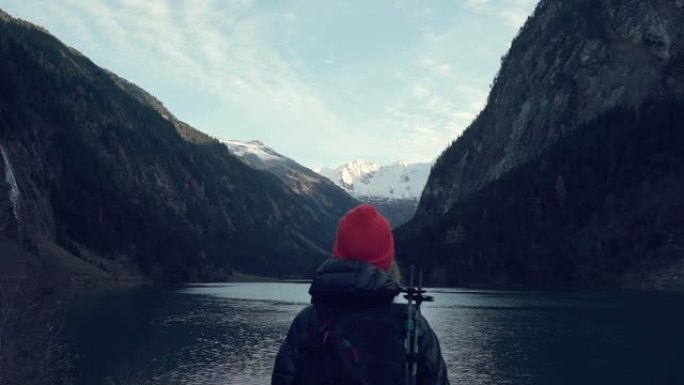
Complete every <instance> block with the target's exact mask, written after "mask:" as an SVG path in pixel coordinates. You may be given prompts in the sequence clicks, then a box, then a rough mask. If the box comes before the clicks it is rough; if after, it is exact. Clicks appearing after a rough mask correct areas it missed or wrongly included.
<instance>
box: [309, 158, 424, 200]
mask: <svg viewBox="0 0 684 385" xmlns="http://www.w3.org/2000/svg"><path fill="white" fill-rule="evenodd" d="M431 166H432V163H407V162H402V161H400V162H394V163H392V164H390V165H386V166H379V165H377V164H374V163H370V162H366V161H364V160H361V159H356V160H353V161H351V162H347V163H346V164H344V165H342V166H340V167H336V168H330V167H324V168H321V169H318V170H315V171H317V172H318V173H319V174H321V175H323V176H325V177H327V178H329V179H330V180H332V181H333V182H335V184H337V185H338V186H340V187H342V188H343V189H345V190H346V191H347V192H348V193H349V194H350V195H352V196H354V197H356V198H382V199H401V200H415V201H417V200H418V199H420V194H421V193H422V191H423V187H425V183H426V182H427V178H428V176H429V175H430V167H431Z"/></svg>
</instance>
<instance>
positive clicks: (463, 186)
mask: <svg viewBox="0 0 684 385" xmlns="http://www.w3.org/2000/svg"><path fill="white" fill-rule="evenodd" d="M683 35H684V3H682V2H681V1H669V0H653V1H648V2H644V1H635V0H624V1H614V0H571V1H567V0H562V1H561V0H543V1H541V2H540V3H539V5H538V6H537V8H536V10H535V12H534V14H533V15H532V16H531V17H530V18H529V19H528V21H527V22H526V24H525V26H524V27H523V29H521V31H520V32H519V34H518V36H517V37H516V38H515V39H514V40H513V42H512V44H511V48H510V50H509V52H508V53H507V55H506V56H504V57H503V58H502V65H501V69H500V71H499V74H498V75H497V77H496V79H495V80H494V82H493V86H492V89H491V92H490V95H489V98H488V102H487V105H486V107H485V108H484V110H483V111H482V112H481V113H480V114H479V116H478V117H477V118H476V119H475V121H474V122H473V123H472V124H471V125H470V126H469V127H468V128H467V130H466V131H465V132H464V134H463V135H462V136H461V137H460V138H458V139H457V140H456V141H455V142H453V144H452V145H451V146H450V147H449V148H447V149H446V150H445V151H444V152H443V153H442V154H441V156H440V157H439V158H438V159H437V161H436V163H435V165H434V167H433V170H432V172H431V173H430V177H429V179H428V182H427V185H426V187H425V190H424V192H423V195H422V196H421V199H420V203H419V207H418V209H417V212H416V215H415V217H414V218H413V219H412V220H411V221H410V222H409V223H407V224H406V225H405V226H403V227H401V228H400V229H399V230H398V232H397V239H398V241H397V242H398V246H397V250H398V257H399V258H400V259H401V260H402V262H403V263H404V265H406V264H411V263H415V264H418V265H420V266H421V267H422V268H423V269H425V270H426V271H427V272H428V274H429V275H430V277H431V278H432V280H433V282H436V283H448V284H453V285H467V286H485V287H493V286H496V287H519V286H522V287H574V286H579V287H589V286H648V287H666V286H676V287H683V286H684V284H682V282H683V280H682V278H681V277H684V267H683V266H684V263H683V261H682V257H681V256H682V255H684V237H683V236H682V235H683V234H684V223H683V222H682V221H681V219H680V218H682V217H683V215H684V204H683V203H682V198H681V197H682V196H684V195H682V192H684V176H683V175H682V171H681V170H682V168H681V165H682V159H683V158H684V154H683V150H682V149H684V138H683V137H682V135H681V129H679V128H680V127H681V119H682V118H683V116H682V111H684V103H682V100H683V99H684V43H683V42H682V39H681V37H682V36H683Z"/></svg>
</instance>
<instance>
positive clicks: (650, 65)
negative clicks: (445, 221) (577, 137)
mask: <svg viewBox="0 0 684 385" xmlns="http://www.w3.org/2000/svg"><path fill="white" fill-rule="evenodd" d="M682 7H683V5H682V3H681V1H672V0H652V1H641V0H623V1H613V0H571V1H563V0H542V1H540V2H539V4H538V6H537V8H536V10H535V12H534V14H533V16H532V17H530V18H529V19H528V21H527V23H526V24H525V26H524V28H523V29H522V30H521V31H520V33H519V34H518V36H517V37H516V38H515V39H514V40H513V42H512V44H511V48H510V50H509V52H508V53H507V54H506V55H505V56H504V57H503V58H502V65H501V69H500V71H499V74H498V75H497V77H496V79H495V80H494V82H493V87H492V89H491V92H490V94H489V98H488V103H487V106H486V107H485V109H484V110H483V111H482V112H481V113H480V114H479V116H478V117H477V119H476V120H475V121H474V122H473V123H472V124H471V126H470V127H469V128H468V129H467V130H466V131H465V133H464V134H463V136H462V137H461V138H459V139H458V140H457V141H455V142H454V143H453V144H452V145H451V146H450V147H449V148H448V149H447V150H446V151H444V153H443V154H442V155H441V156H440V157H439V159H438V160H437V162H436V164H435V172H433V173H432V175H431V176H430V178H429V180H428V182H427V184H426V187H425V191H424V194H423V196H422V197H421V204H420V206H419V208H418V211H417V214H416V216H417V218H419V219H420V221H423V222H425V223H427V222H429V221H431V220H435V219H437V218H438V217H439V216H440V215H443V214H445V213H446V212H447V211H448V210H449V209H450V208H451V207H452V206H453V205H454V204H455V203H456V202H458V201H459V200H460V199H462V198H464V197H466V196H467V195H469V194H471V193H473V192H475V191H477V190H479V189H481V188H482V187H483V186H485V185H486V184H487V183H489V182H492V181H494V180H497V179H498V178H499V177H501V176H502V175H504V174H505V173H506V172H507V171H510V170H512V169H513V168H515V167H517V166H520V165H522V164H524V163H525V162H527V161H529V160H531V159H533V158H534V157H536V156H538V155H540V154H541V152H542V151H543V150H544V149H546V148H548V147H549V146H550V145H552V144H553V143H555V142H556V141H558V139H560V138H562V137H564V136H566V135H567V134H569V133H570V132H572V131H573V130H575V129H576V128H577V127H580V126H581V125H582V124H584V123H586V122H589V121H591V120H593V119H596V118H597V117H598V116H599V115H601V114H603V113H605V112H607V111H609V110H611V109H612V108H614V107H618V106H631V107H635V108H636V107H638V106H639V105H641V104H642V103H643V102H644V101H645V100H646V99H648V98H650V97H669V96H672V95H682V93H684V83H683V82H682V77H683V76H684V74H683V72H682V70H681V68H682V60H683V59H682V50H684V44H682V40H681V36H682V34H683V33H684V24H682V23H681V20H682Z"/></svg>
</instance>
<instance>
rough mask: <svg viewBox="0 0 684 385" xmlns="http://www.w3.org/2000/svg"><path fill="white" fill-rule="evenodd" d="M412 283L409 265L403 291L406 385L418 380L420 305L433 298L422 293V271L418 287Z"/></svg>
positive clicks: (412, 384) (412, 268)
mask: <svg viewBox="0 0 684 385" xmlns="http://www.w3.org/2000/svg"><path fill="white" fill-rule="evenodd" d="M413 284H414V266H413V265H411V280H410V282H409V285H410V286H409V287H407V288H405V289H404V290H403V291H404V292H405V293H406V294H405V295H404V298H406V299H407V300H408V309H407V313H408V316H407V320H406V324H405V329H406V339H405V341H404V346H405V348H406V354H407V358H408V365H407V366H406V372H407V376H406V380H407V383H408V385H415V384H416V381H417V380H418V358H419V346H418V345H419V344H418V334H419V333H420V331H419V330H418V322H419V320H420V318H421V315H420V305H421V304H422V303H423V302H430V301H432V300H433V297H432V296H428V295H423V294H424V293H425V292H426V291H425V290H423V272H422V271H421V272H420V273H418V288H416V287H415V286H413Z"/></svg>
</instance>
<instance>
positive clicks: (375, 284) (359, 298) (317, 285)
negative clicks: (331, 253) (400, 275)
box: [309, 258, 401, 306]
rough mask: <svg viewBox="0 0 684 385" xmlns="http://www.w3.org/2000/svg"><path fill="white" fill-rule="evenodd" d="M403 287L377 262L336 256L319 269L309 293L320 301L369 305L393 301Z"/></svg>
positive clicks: (313, 298) (319, 302)
mask: <svg viewBox="0 0 684 385" xmlns="http://www.w3.org/2000/svg"><path fill="white" fill-rule="evenodd" d="M400 290H401V288H400V287H399V285H398V284H397V283H396V282H395V281H394V280H392V278H390V276H389V274H387V272H385V271H384V270H381V269H379V268H377V267H375V266H374V265H371V264H369V263H366V262H362V261H354V260H345V259H335V258H333V259H328V260H326V261H325V262H323V264H322V265H321V266H320V267H319V268H318V270H317V271H316V275H315V276H314V279H313V282H312V283H311V287H310V288H309V294H311V302H313V303H317V304H321V303H329V304H332V305H345V306H369V305H377V304H388V303H391V302H392V300H393V299H394V297H396V296H397V294H399V292H400Z"/></svg>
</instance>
